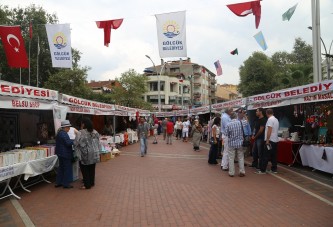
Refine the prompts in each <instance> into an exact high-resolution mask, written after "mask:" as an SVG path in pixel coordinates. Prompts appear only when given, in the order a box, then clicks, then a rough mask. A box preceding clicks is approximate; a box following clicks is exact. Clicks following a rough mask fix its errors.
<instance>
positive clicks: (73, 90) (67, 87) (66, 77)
mask: <svg viewBox="0 0 333 227" xmlns="http://www.w3.org/2000/svg"><path fill="white" fill-rule="evenodd" d="M87 70H88V69H73V70H71V69H62V70H60V71H59V72H58V73H55V74H53V75H51V76H50V77H49V79H48V81H47V82H46V83H45V86H44V87H45V88H48V89H52V90H56V91H59V92H60V93H63V94H67V95H72V96H76V97H81V98H90V97H91V96H92V91H91V89H90V88H89V87H88V86H87V85H86V79H87Z"/></svg>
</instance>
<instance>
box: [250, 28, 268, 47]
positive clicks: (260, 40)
mask: <svg viewBox="0 0 333 227" xmlns="http://www.w3.org/2000/svg"><path fill="white" fill-rule="evenodd" d="M253 37H254V38H255V39H256V41H257V43H258V44H259V45H260V47H261V48H262V49H263V50H267V44H266V41H265V38H264V35H263V34H262V32H261V31H260V32H258V33H257V34H255V35H254V36H253Z"/></svg>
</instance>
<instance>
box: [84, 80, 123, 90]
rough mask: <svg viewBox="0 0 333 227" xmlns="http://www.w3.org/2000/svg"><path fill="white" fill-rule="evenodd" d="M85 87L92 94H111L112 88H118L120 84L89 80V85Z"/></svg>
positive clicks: (112, 81) (113, 81) (114, 81)
mask: <svg viewBox="0 0 333 227" xmlns="http://www.w3.org/2000/svg"><path fill="white" fill-rule="evenodd" d="M87 86H88V87H89V88H90V89H91V90H92V91H93V92H94V93H111V92H112V88H114V87H119V86H120V83H119V82H118V81H116V80H106V81H95V80H91V81H90V83H87Z"/></svg>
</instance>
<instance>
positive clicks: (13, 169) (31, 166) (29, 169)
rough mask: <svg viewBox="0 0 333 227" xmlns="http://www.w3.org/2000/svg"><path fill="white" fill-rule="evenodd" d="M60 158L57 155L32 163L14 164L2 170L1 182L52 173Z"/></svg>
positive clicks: (0, 174) (0, 169)
mask: <svg viewBox="0 0 333 227" xmlns="http://www.w3.org/2000/svg"><path fill="white" fill-rule="evenodd" d="M57 160H58V157H57V156H56V155H53V156H50V157H47V158H42V159H37V160H34V161H30V162H24V163H19V164H14V165H10V166H6V167H2V168H0V182H1V181H4V180H6V179H9V178H12V177H15V176H18V175H21V174H24V179H25V180H27V179H28V178H29V177H33V176H37V175H40V174H43V173H46V172H48V171H51V170H52V169H53V168H54V166H55V165H56V163H57Z"/></svg>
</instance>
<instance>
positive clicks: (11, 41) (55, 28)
mask: <svg viewBox="0 0 333 227" xmlns="http://www.w3.org/2000/svg"><path fill="white" fill-rule="evenodd" d="M297 5H298V3H297V4H296V5H294V6H293V7H291V8H289V9H288V10H287V11H286V12H285V13H283V15H282V20H283V21H285V20H288V21H289V20H290V19H291V17H292V16H293V14H294V13H295V10H296V7H297ZM226 6H227V7H228V8H229V9H230V10H231V12H233V13H234V14H235V15H237V16H239V17H245V16H247V15H250V14H253V15H254V16H255V27H256V29H258V27H259V24H260V20H261V4H260V0H256V1H250V2H243V3H236V4H229V5H226ZM155 17H156V25H157V31H158V43H159V53H160V57H161V58H165V57H187V48H186V23H185V21H186V20H185V11H180V12H175V13H165V14H158V15H155ZM123 20H124V19H113V20H106V21H96V25H97V28H99V29H103V32H104V45H105V46H106V47H108V46H109V44H110V42H111V30H112V29H114V30H116V29H118V28H119V27H120V26H121V25H122V23H123ZM45 28H46V31H47V37H48V42H49V47H50V53H51V58H52V66H53V67H60V68H72V53H71V34H70V26H69V24H48V25H45ZM29 37H30V40H31V39H32V37H33V30H32V23H31V21H30V23H29ZM253 37H254V38H255V40H256V41H257V43H258V44H259V46H260V47H261V48H262V49H263V50H267V48H268V46H267V43H266V41H265V38H264V35H263V33H262V31H260V32H258V33H257V34H255V35H254V36H253ZM0 38H1V40H2V43H3V46H4V49H5V53H6V57H7V61H8V65H9V66H10V67H13V68H28V67H29V60H28V58H27V54H26V50H25V45H24V40H23V37H22V34H21V28H20V26H0ZM38 38H39V37H38ZM38 42H39V41H38ZM38 53H39V43H38ZM230 54H231V55H236V54H237V55H238V49H237V48H236V49H234V50H232V51H231V52H230ZM214 66H215V68H216V71H217V75H218V76H220V75H222V67H221V64H220V61H219V60H217V61H216V62H214Z"/></svg>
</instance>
